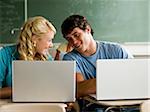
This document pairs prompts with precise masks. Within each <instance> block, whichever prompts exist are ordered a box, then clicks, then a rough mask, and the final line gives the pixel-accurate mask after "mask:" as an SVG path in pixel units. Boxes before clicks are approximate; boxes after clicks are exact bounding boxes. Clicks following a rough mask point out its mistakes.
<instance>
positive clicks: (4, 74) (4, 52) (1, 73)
mask: <svg viewBox="0 0 150 112" xmlns="http://www.w3.org/2000/svg"><path fill="white" fill-rule="evenodd" d="M13 60H19V53H18V51H17V45H10V46H5V47H3V48H1V49H0V88H2V87H11V86H12V61H13ZM48 60H52V57H51V56H49V57H48Z"/></svg>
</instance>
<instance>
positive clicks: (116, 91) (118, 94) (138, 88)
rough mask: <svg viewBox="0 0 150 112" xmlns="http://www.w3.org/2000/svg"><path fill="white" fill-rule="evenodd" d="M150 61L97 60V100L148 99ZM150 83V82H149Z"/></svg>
mask: <svg viewBox="0 0 150 112" xmlns="http://www.w3.org/2000/svg"><path fill="white" fill-rule="evenodd" d="M148 65H150V59H103V60H97V74H96V75H97V76H96V89H97V90H96V98H97V100H117V99H143V98H148V97H150V96H148V80H149V79H148V77H150V73H148V69H150V68H149V67H148ZM149 81H150V80H149Z"/></svg>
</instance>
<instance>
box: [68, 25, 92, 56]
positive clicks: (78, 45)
mask: <svg viewBox="0 0 150 112" xmlns="http://www.w3.org/2000/svg"><path fill="white" fill-rule="evenodd" d="M90 34H91V33H90V30H89V29H86V30H85V31H84V30H82V29H80V28H78V27H76V28H74V29H73V31H72V32H71V33H69V34H68V35H66V37H65V38H66V40H67V41H68V42H69V44H70V45H71V46H72V47H73V48H74V49H75V50H77V51H78V52H79V53H84V52H86V50H88V48H89V47H90V46H89V43H90V38H89V35H90Z"/></svg>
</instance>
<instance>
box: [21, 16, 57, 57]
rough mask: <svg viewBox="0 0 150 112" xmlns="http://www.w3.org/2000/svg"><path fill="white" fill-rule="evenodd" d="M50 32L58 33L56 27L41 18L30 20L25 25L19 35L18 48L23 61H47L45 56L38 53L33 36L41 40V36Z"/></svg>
mask: <svg viewBox="0 0 150 112" xmlns="http://www.w3.org/2000/svg"><path fill="white" fill-rule="evenodd" d="M49 30H52V31H53V32H54V33H56V29H55V27H54V26H53V25H52V24H51V23H50V22H49V21H48V20H47V19H45V18H44V17H41V16H36V17H32V18H29V19H28V20H27V21H26V22H25V23H24V25H23V26H22V29H21V32H20V35H19V46H18V52H19V54H20V59H21V60H47V58H46V56H45V55H41V54H39V53H36V51H35V45H34V44H35V43H33V41H32V36H33V35H36V37H37V38H40V37H41V35H43V34H45V33H47V32H48V31H49Z"/></svg>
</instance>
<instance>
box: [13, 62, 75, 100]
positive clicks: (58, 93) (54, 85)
mask: <svg viewBox="0 0 150 112" xmlns="http://www.w3.org/2000/svg"><path fill="white" fill-rule="evenodd" d="M75 66H76V65H75V61H13V63H12V89H13V96H12V99H13V102H74V101H75V90H76V89H75V84H76V81H75Z"/></svg>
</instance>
